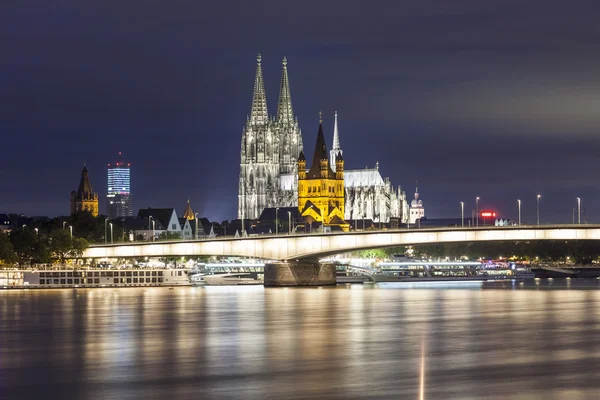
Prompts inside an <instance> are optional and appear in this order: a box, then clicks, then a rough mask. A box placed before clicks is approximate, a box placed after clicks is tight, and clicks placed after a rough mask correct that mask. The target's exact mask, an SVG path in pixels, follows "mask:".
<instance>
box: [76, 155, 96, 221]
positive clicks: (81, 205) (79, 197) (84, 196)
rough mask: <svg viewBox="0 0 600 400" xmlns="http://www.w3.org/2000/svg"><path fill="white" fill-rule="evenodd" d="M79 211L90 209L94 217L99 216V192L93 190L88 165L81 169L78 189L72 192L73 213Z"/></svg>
mask: <svg viewBox="0 0 600 400" xmlns="http://www.w3.org/2000/svg"><path fill="white" fill-rule="evenodd" d="M79 211H89V212H90V213H91V214H92V215H93V216H94V217H97V216H98V193H94V191H93V190H92V184H91V183H90V178H89V176H88V170H87V167H86V166H85V165H84V166H83V170H82V171H81V180H80V181H79V188H78V189H77V191H74V190H73V191H72V192H71V215H73V214H75V213H77V212H79Z"/></svg>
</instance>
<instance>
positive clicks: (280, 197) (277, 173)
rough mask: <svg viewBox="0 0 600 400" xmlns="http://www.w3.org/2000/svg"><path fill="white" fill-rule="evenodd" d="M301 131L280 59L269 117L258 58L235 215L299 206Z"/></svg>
mask: <svg viewBox="0 0 600 400" xmlns="http://www.w3.org/2000/svg"><path fill="white" fill-rule="evenodd" d="M301 151H302V134H301V132H300V128H299V126H298V119H297V118H296V117H295V116H294V112H293V108H292V96H291V92H290V83H289V78H288V72H287V60H286V59H285V58H284V59H283V71H282V73H281V84H280V90H279V103H278V109H277V116H276V117H273V118H271V117H269V113H268V110H267V96H266V93H265V84H264V80H263V73H262V67H261V57H260V54H259V55H258V58H257V66H256V78H255V80H254V95H253V98H252V108H251V111H250V116H249V117H248V118H247V120H246V126H245V127H244V129H243V131H242V145H241V153H240V160H241V161H240V179H239V190H238V218H247V219H255V218H258V216H259V215H260V214H261V212H262V211H263V209H265V208H268V207H295V206H298V178H297V177H298V166H297V160H298V156H299V155H300V152H301Z"/></svg>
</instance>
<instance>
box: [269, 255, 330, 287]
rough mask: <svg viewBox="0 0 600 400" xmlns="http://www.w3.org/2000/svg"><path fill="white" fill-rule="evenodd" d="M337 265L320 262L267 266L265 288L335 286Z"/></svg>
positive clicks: (284, 263) (296, 262) (283, 263)
mask: <svg viewBox="0 0 600 400" xmlns="http://www.w3.org/2000/svg"><path fill="white" fill-rule="evenodd" d="M335 276H336V273H335V265H334V264H329V263H328V264H321V263H319V262H318V261H316V260H315V261H294V262H291V261H290V262H280V263H274V264H265V284H264V285H265V287H269V286H270V287H277V286H327V285H335V283H336V282H335Z"/></svg>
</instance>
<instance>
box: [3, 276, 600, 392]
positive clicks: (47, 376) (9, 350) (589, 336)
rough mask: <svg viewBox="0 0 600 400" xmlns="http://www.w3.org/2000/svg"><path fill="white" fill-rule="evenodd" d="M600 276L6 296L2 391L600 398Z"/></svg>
mask: <svg viewBox="0 0 600 400" xmlns="http://www.w3.org/2000/svg"><path fill="white" fill-rule="evenodd" d="M599 287H600V286H599V285H598V282H597V281H593V280H592V281H582V280H576V279H573V280H570V281H567V280H559V279H555V280H553V281H548V280H538V281H531V282H524V283H520V282H479V283H476V284H474V285H466V286H465V285H462V286H461V285H458V286H457V285H430V284H425V285H414V284H413V285H406V284H402V283H400V284H381V285H351V286H347V287H345V286H340V287H337V288H311V289H292V288H289V289H285V288H269V289H263V288H262V287H258V286H253V287H239V288H238V287H207V288H176V289H174V290H168V289H166V288H135V289H133V288H132V289H116V290H113V289H96V290H94V289H92V290H86V289H82V290H38V291H34V290H29V291H3V292H0V310H1V311H2V313H1V315H0V321H1V324H0V398H2V399H10V398H19V399H22V398H45V397H47V395H48V394H49V393H52V394H53V395H55V396H56V397H61V398H77V399H81V398H85V399H106V398H145V399H164V398H168V397H171V398H177V399H186V398H193V399H197V398H203V399H210V398H215V399H216V398H245V399H263V398H274V399H279V398H286V399H289V398H333V399H336V398H337V399H348V398H357V399H358V398H361V399H362V398H389V397H394V398H403V399H404V398H407V399H449V398H461V399H483V398H486V399H487V398H519V399H564V398H569V399H571V398H575V399H577V398H596V395H597V393H598V389H599V387H598V386H599V385H600V384H599V383H598V382H600V380H599V379H598V378H599V376H598V375H599V374H600V369H598V368H597V367H596V366H597V365H599V363H598V361H599V360H598V358H599V357H600V356H599V354H600V352H599V351H598V350H600V290H598V289H599Z"/></svg>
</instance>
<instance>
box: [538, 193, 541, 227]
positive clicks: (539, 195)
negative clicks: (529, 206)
mask: <svg viewBox="0 0 600 400" xmlns="http://www.w3.org/2000/svg"><path fill="white" fill-rule="evenodd" d="M540 197H542V195H541V194H538V195H537V224H538V226H540Z"/></svg>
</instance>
